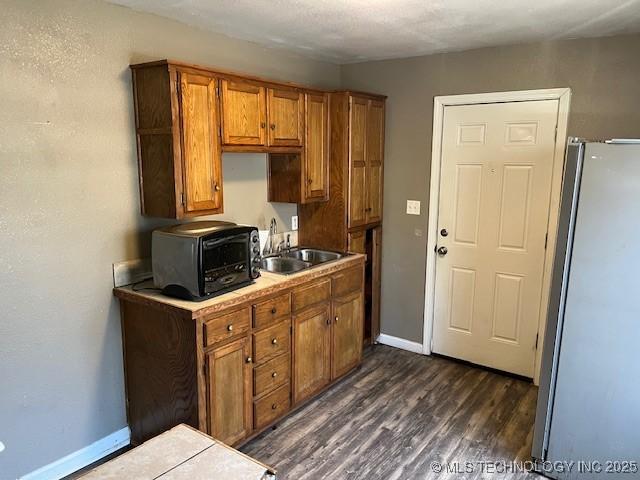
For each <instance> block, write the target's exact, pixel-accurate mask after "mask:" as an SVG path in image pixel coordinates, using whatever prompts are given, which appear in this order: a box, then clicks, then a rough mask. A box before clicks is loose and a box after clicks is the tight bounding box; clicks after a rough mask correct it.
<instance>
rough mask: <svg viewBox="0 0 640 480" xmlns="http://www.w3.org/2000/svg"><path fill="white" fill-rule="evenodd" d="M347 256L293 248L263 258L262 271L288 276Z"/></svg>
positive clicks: (311, 249)
mask: <svg viewBox="0 0 640 480" xmlns="http://www.w3.org/2000/svg"><path fill="white" fill-rule="evenodd" d="M344 256H345V255H344V254H342V253H337V252H330V251H327V250H317V249H315V248H292V249H291V250H285V251H283V252H280V253H276V254H273V255H267V256H265V257H263V258H262V270H265V271H267V272H272V273H280V274H282V275H288V274H291V273H296V272H299V271H301V270H306V269H307V268H311V267H314V266H316V265H321V264H323V263H327V262H332V261H334V260H338V259H340V258H342V257H344Z"/></svg>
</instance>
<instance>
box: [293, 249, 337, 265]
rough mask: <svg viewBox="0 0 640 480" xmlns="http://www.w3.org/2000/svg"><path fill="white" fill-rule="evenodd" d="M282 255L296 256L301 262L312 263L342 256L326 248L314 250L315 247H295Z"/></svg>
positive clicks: (329, 260) (328, 260)
mask: <svg viewBox="0 0 640 480" xmlns="http://www.w3.org/2000/svg"><path fill="white" fill-rule="evenodd" d="M282 255H283V256H285V257H289V258H296V259H298V260H302V261H303V262H309V263H311V264H312V265H318V264H320V263H326V262H331V261H333V260H338V259H340V258H342V257H343V256H344V255H342V254H341V253H337V252H329V251H327V250H316V249H315V248H295V249H292V250H289V251H288V252H285V253H283V254H282Z"/></svg>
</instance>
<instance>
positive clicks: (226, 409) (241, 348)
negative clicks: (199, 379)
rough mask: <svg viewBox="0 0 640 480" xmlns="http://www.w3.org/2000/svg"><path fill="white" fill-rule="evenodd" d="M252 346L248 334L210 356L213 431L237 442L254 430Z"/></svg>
mask: <svg viewBox="0 0 640 480" xmlns="http://www.w3.org/2000/svg"><path fill="white" fill-rule="evenodd" d="M250 357H251V346H250V342H249V339H248V338H247V337H245V338H242V339H240V340H237V341H235V342H232V343H229V344H227V345H224V346H222V347H219V348H217V349H215V350H213V351H211V352H210V353H208V354H207V356H206V362H207V389H208V415H209V433H210V434H211V436H213V437H215V438H216V439H218V440H220V441H221V442H224V443H226V444H228V445H233V444H235V443H237V442H238V441H240V440H242V439H243V438H245V437H247V436H248V435H249V434H250V433H251V425H252V418H251V415H252V413H251V409H252V405H251V400H252V398H251V396H252V392H251V368H252V364H251V363H250Z"/></svg>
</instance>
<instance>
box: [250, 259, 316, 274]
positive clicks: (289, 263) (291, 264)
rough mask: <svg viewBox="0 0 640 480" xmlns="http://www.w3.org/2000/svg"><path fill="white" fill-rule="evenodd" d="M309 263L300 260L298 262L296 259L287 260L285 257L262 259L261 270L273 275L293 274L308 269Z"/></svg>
mask: <svg viewBox="0 0 640 480" xmlns="http://www.w3.org/2000/svg"><path fill="white" fill-rule="evenodd" d="M310 266H311V263H309V262H303V261H302V260H298V259H296V258H287V257H280V256H275V257H265V258H263V259H262V269H263V270H266V271H267V272H273V273H283V274H285V275H286V274H288V273H295V272H299V271H300V270H304V269H305V268H309V267H310Z"/></svg>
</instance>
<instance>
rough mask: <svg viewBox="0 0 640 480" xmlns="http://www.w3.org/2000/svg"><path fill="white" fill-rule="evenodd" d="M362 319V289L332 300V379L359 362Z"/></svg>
mask: <svg viewBox="0 0 640 480" xmlns="http://www.w3.org/2000/svg"><path fill="white" fill-rule="evenodd" d="M363 320H364V302H363V298H362V291H358V292H355V293H352V294H350V295H347V296H345V297H340V298H336V299H334V300H333V335H332V340H333V358H332V362H331V378H332V379H335V378H338V377H340V376H342V375H344V374H345V373H347V372H348V371H349V370H351V369H352V368H353V367H355V366H356V365H357V364H358V363H360V358H361V356H362V328H363Z"/></svg>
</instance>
